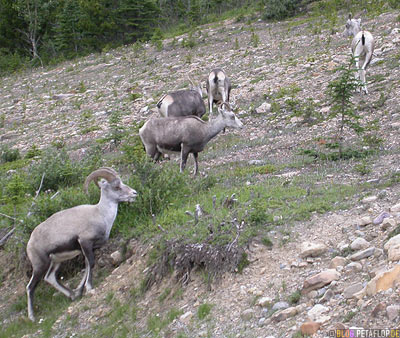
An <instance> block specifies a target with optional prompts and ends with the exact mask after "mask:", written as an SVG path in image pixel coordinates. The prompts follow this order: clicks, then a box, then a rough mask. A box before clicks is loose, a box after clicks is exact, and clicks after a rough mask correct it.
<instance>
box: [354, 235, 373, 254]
mask: <svg viewBox="0 0 400 338" xmlns="http://www.w3.org/2000/svg"><path fill="white" fill-rule="evenodd" d="M368 247H369V242H368V241H367V240H365V239H364V238H361V237H358V238H356V239H355V240H354V241H353V242H351V244H350V248H351V250H354V251H357V250H362V249H366V248H368Z"/></svg>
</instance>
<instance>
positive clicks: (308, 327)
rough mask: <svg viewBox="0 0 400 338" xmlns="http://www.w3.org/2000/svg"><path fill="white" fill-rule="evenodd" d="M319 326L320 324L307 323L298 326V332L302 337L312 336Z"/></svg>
mask: <svg viewBox="0 0 400 338" xmlns="http://www.w3.org/2000/svg"><path fill="white" fill-rule="evenodd" d="M320 326H321V324H320V323H316V322H307V323H304V324H302V325H301V326H300V331H301V333H302V334H303V335H306V336H312V335H313V334H314V333H317V331H318V330H319V327H320Z"/></svg>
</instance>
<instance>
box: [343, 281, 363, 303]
mask: <svg viewBox="0 0 400 338" xmlns="http://www.w3.org/2000/svg"><path fill="white" fill-rule="evenodd" d="M362 289H363V285H362V284H361V283H356V284H353V285H350V286H348V287H347V288H346V289H344V291H343V297H344V298H346V299H349V298H353V296H354V294H356V293H357V292H359V291H361V290H362Z"/></svg>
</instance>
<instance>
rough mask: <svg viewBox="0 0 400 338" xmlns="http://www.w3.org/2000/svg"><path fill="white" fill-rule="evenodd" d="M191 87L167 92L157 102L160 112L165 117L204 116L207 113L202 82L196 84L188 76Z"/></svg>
mask: <svg viewBox="0 0 400 338" xmlns="http://www.w3.org/2000/svg"><path fill="white" fill-rule="evenodd" d="M188 79H189V81H190V83H191V88H190V89H187V90H178V91H174V92H171V93H168V94H165V95H164V96H163V97H161V99H160V100H159V101H158V102H157V108H158V112H159V113H160V115H161V116H163V117H168V116H188V115H195V116H198V117H200V118H201V117H202V116H203V115H204V114H205V113H206V106H205V104H204V101H203V92H202V89H201V84H199V85H197V86H196V85H195V84H194V83H193V81H192V80H191V79H190V77H189V76H188Z"/></svg>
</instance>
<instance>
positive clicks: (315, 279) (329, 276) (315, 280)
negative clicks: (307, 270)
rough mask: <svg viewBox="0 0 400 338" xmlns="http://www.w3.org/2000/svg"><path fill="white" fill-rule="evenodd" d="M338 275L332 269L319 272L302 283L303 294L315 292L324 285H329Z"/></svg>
mask: <svg viewBox="0 0 400 338" xmlns="http://www.w3.org/2000/svg"><path fill="white" fill-rule="evenodd" d="M339 277H340V273H339V272H337V271H336V270H334V269H329V270H325V271H323V272H320V273H318V274H316V275H314V276H312V277H310V278H308V279H306V280H305V281H304V285H303V290H302V293H303V294H307V293H309V292H310V291H311V290H316V289H319V288H321V287H323V286H324V285H327V284H329V283H331V282H332V281H334V280H337V279H339Z"/></svg>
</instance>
